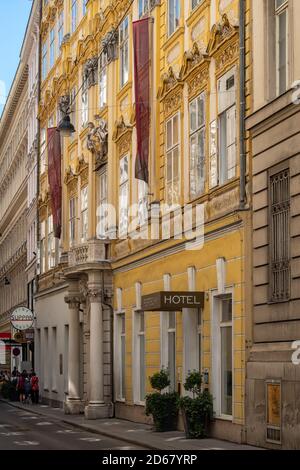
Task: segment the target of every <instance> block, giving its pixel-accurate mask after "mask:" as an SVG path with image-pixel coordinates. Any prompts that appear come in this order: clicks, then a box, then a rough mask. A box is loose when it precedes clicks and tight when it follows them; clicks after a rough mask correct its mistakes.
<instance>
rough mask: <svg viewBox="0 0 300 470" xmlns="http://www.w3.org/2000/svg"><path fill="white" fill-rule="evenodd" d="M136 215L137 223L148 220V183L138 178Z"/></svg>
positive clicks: (140, 223)
mask: <svg viewBox="0 0 300 470" xmlns="http://www.w3.org/2000/svg"><path fill="white" fill-rule="evenodd" d="M138 217H139V225H143V224H144V223H145V222H147V220H148V184H147V183H146V182H145V181H142V180H138Z"/></svg>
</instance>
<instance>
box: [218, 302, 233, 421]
mask: <svg viewBox="0 0 300 470" xmlns="http://www.w3.org/2000/svg"><path fill="white" fill-rule="evenodd" d="M220 339H221V414H222V415H229V416H231V415H232V369H233V367H232V298H231V296H228V297H226V298H224V299H221V308H220Z"/></svg>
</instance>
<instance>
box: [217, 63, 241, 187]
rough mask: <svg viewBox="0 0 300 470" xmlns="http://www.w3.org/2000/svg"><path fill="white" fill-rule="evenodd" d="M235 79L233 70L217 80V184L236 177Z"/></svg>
mask: <svg viewBox="0 0 300 470" xmlns="http://www.w3.org/2000/svg"><path fill="white" fill-rule="evenodd" d="M235 82H236V79H235V69H234V70H230V71H229V72H227V73H226V74H225V75H223V77H221V78H220V79H219V80H218V115H219V117H218V126H219V136H218V137H219V183H220V184H224V183H226V182H227V181H228V180H230V179H232V178H234V177H235V176H236V152H237V149H236V126H237V119H236V83H235Z"/></svg>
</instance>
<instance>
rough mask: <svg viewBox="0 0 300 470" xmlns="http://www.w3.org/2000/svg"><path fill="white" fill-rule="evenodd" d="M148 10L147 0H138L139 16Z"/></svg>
mask: <svg viewBox="0 0 300 470" xmlns="http://www.w3.org/2000/svg"><path fill="white" fill-rule="evenodd" d="M148 11H149V0H139V18H141V17H142V16H144V15H146V14H147V13H148Z"/></svg>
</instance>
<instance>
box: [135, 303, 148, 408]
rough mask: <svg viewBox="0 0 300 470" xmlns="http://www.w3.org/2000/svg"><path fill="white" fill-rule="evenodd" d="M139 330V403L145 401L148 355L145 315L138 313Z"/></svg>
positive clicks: (137, 330) (137, 329) (137, 336)
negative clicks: (146, 352) (146, 350)
mask: <svg viewBox="0 0 300 470" xmlns="http://www.w3.org/2000/svg"><path fill="white" fill-rule="evenodd" d="M136 321H137V328H136V339H137V351H136V353H137V356H136V357H137V360H138V381H139V383H138V397H137V398H138V401H140V402H143V401H144V399H145V392H146V390H145V386H146V354H145V314H144V312H138V313H137V314H136Z"/></svg>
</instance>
